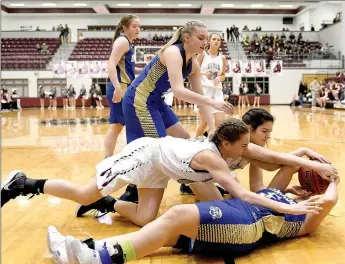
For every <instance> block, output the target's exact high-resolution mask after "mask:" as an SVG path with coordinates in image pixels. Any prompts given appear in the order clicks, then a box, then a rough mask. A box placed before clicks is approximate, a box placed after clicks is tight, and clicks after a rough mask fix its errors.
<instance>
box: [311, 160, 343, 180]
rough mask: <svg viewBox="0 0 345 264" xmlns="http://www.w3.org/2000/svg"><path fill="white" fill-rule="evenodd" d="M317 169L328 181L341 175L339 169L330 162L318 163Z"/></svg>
mask: <svg viewBox="0 0 345 264" xmlns="http://www.w3.org/2000/svg"><path fill="white" fill-rule="evenodd" d="M315 171H317V173H319V175H320V176H321V177H322V178H323V179H325V180H327V181H329V180H330V179H336V178H338V177H339V175H338V171H337V169H336V168H334V167H333V166H332V165H330V164H326V163H317V164H316V168H315Z"/></svg>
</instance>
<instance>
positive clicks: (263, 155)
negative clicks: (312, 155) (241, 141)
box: [242, 143, 338, 180]
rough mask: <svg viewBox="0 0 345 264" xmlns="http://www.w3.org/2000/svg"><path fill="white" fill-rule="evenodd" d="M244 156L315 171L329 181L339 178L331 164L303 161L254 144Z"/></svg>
mask: <svg viewBox="0 0 345 264" xmlns="http://www.w3.org/2000/svg"><path fill="white" fill-rule="evenodd" d="M242 156H243V157H245V158H247V157H248V158H252V159H256V160H260V161H263V162H268V163H274V164H281V165H288V166H296V167H304V168H309V169H313V170H315V171H317V172H318V173H319V174H320V176H321V177H322V178H324V179H327V180H328V179H329V178H337V177H338V171H337V170H336V169H335V168H334V167H333V166H331V165H330V164H324V163H319V162H315V161H312V160H308V159H303V158H300V157H297V156H295V155H292V154H289V153H281V152H275V151H272V150H269V149H266V148H263V147H260V146H257V145H255V144H252V143H249V145H248V150H247V151H245V152H243V154H242Z"/></svg>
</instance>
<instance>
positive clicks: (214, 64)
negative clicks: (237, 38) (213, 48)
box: [200, 51, 224, 89]
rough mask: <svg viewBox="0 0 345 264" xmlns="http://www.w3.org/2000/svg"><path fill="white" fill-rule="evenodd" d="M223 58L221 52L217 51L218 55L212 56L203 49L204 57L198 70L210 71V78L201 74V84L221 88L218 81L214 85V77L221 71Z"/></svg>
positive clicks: (202, 71)
mask: <svg viewBox="0 0 345 264" xmlns="http://www.w3.org/2000/svg"><path fill="white" fill-rule="evenodd" d="M223 67H224V65H223V58H222V54H221V53H220V52H218V55H217V56H215V57H213V56H211V55H209V54H208V53H207V52H206V51H204V59H203V61H202V63H201V66H200V70H201V73H207V72H210V73H211V78H210V79H208V78H207V77H206V76H205V75H202V76H201V84H202V85H203V86H208V87H214V88H220V89H221V88H222V84H221V83H218V84H217V85H216V86H215V85H214V79H216V78H217V76H218V74H219V73H221V72H222V71H223Z"/></svg>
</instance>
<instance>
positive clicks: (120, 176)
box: [96, 138, 170, 196]
mask: <svg viewBox="0 0 345 264" xmlns="http://www.w3.org/2000/svg"><path fill="white" fill-rule="evenodd" d="M158 154H159V146H158V144H157V142H153V139H152V138H140V139H137V140H135V141H133V142H131V143H130V144H128V145H126V146H125V147H124V148H123V150H122V151H121V152H120V153H118V154H116V155H114V156H111V157H109V158H107V159H105V160H103V161H101V162H100V163H98V164H97V165H96V171H97V172H96V178H97V186H98V189H100V191H101V194H102V195H103V196H107V195H109V194H111V193H113V192H116V191H117V190H119V189H121V188H122V187H124V186H126V185H127V184H129V183H132V184H135V185H137V187H138V188H163V189H164V188H166V187H167V186H168V182H169V180H170V178H169V177H168V176H166V175H165V174H164V173H163V171H162V170H161V168H160V163H159V159H158Z"/></svg>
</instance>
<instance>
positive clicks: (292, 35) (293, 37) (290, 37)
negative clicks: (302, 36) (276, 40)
mask: <svg viewBox="0 0 345 264" xmlns="http://www.w3.org/2000/svg"><path fill="white" fill-rule="evenodd" d="M295 38H296V37H295V35H294V34H293V32H291V34H290V36H289V39H290V41H293V40H295Z"/></svg>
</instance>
